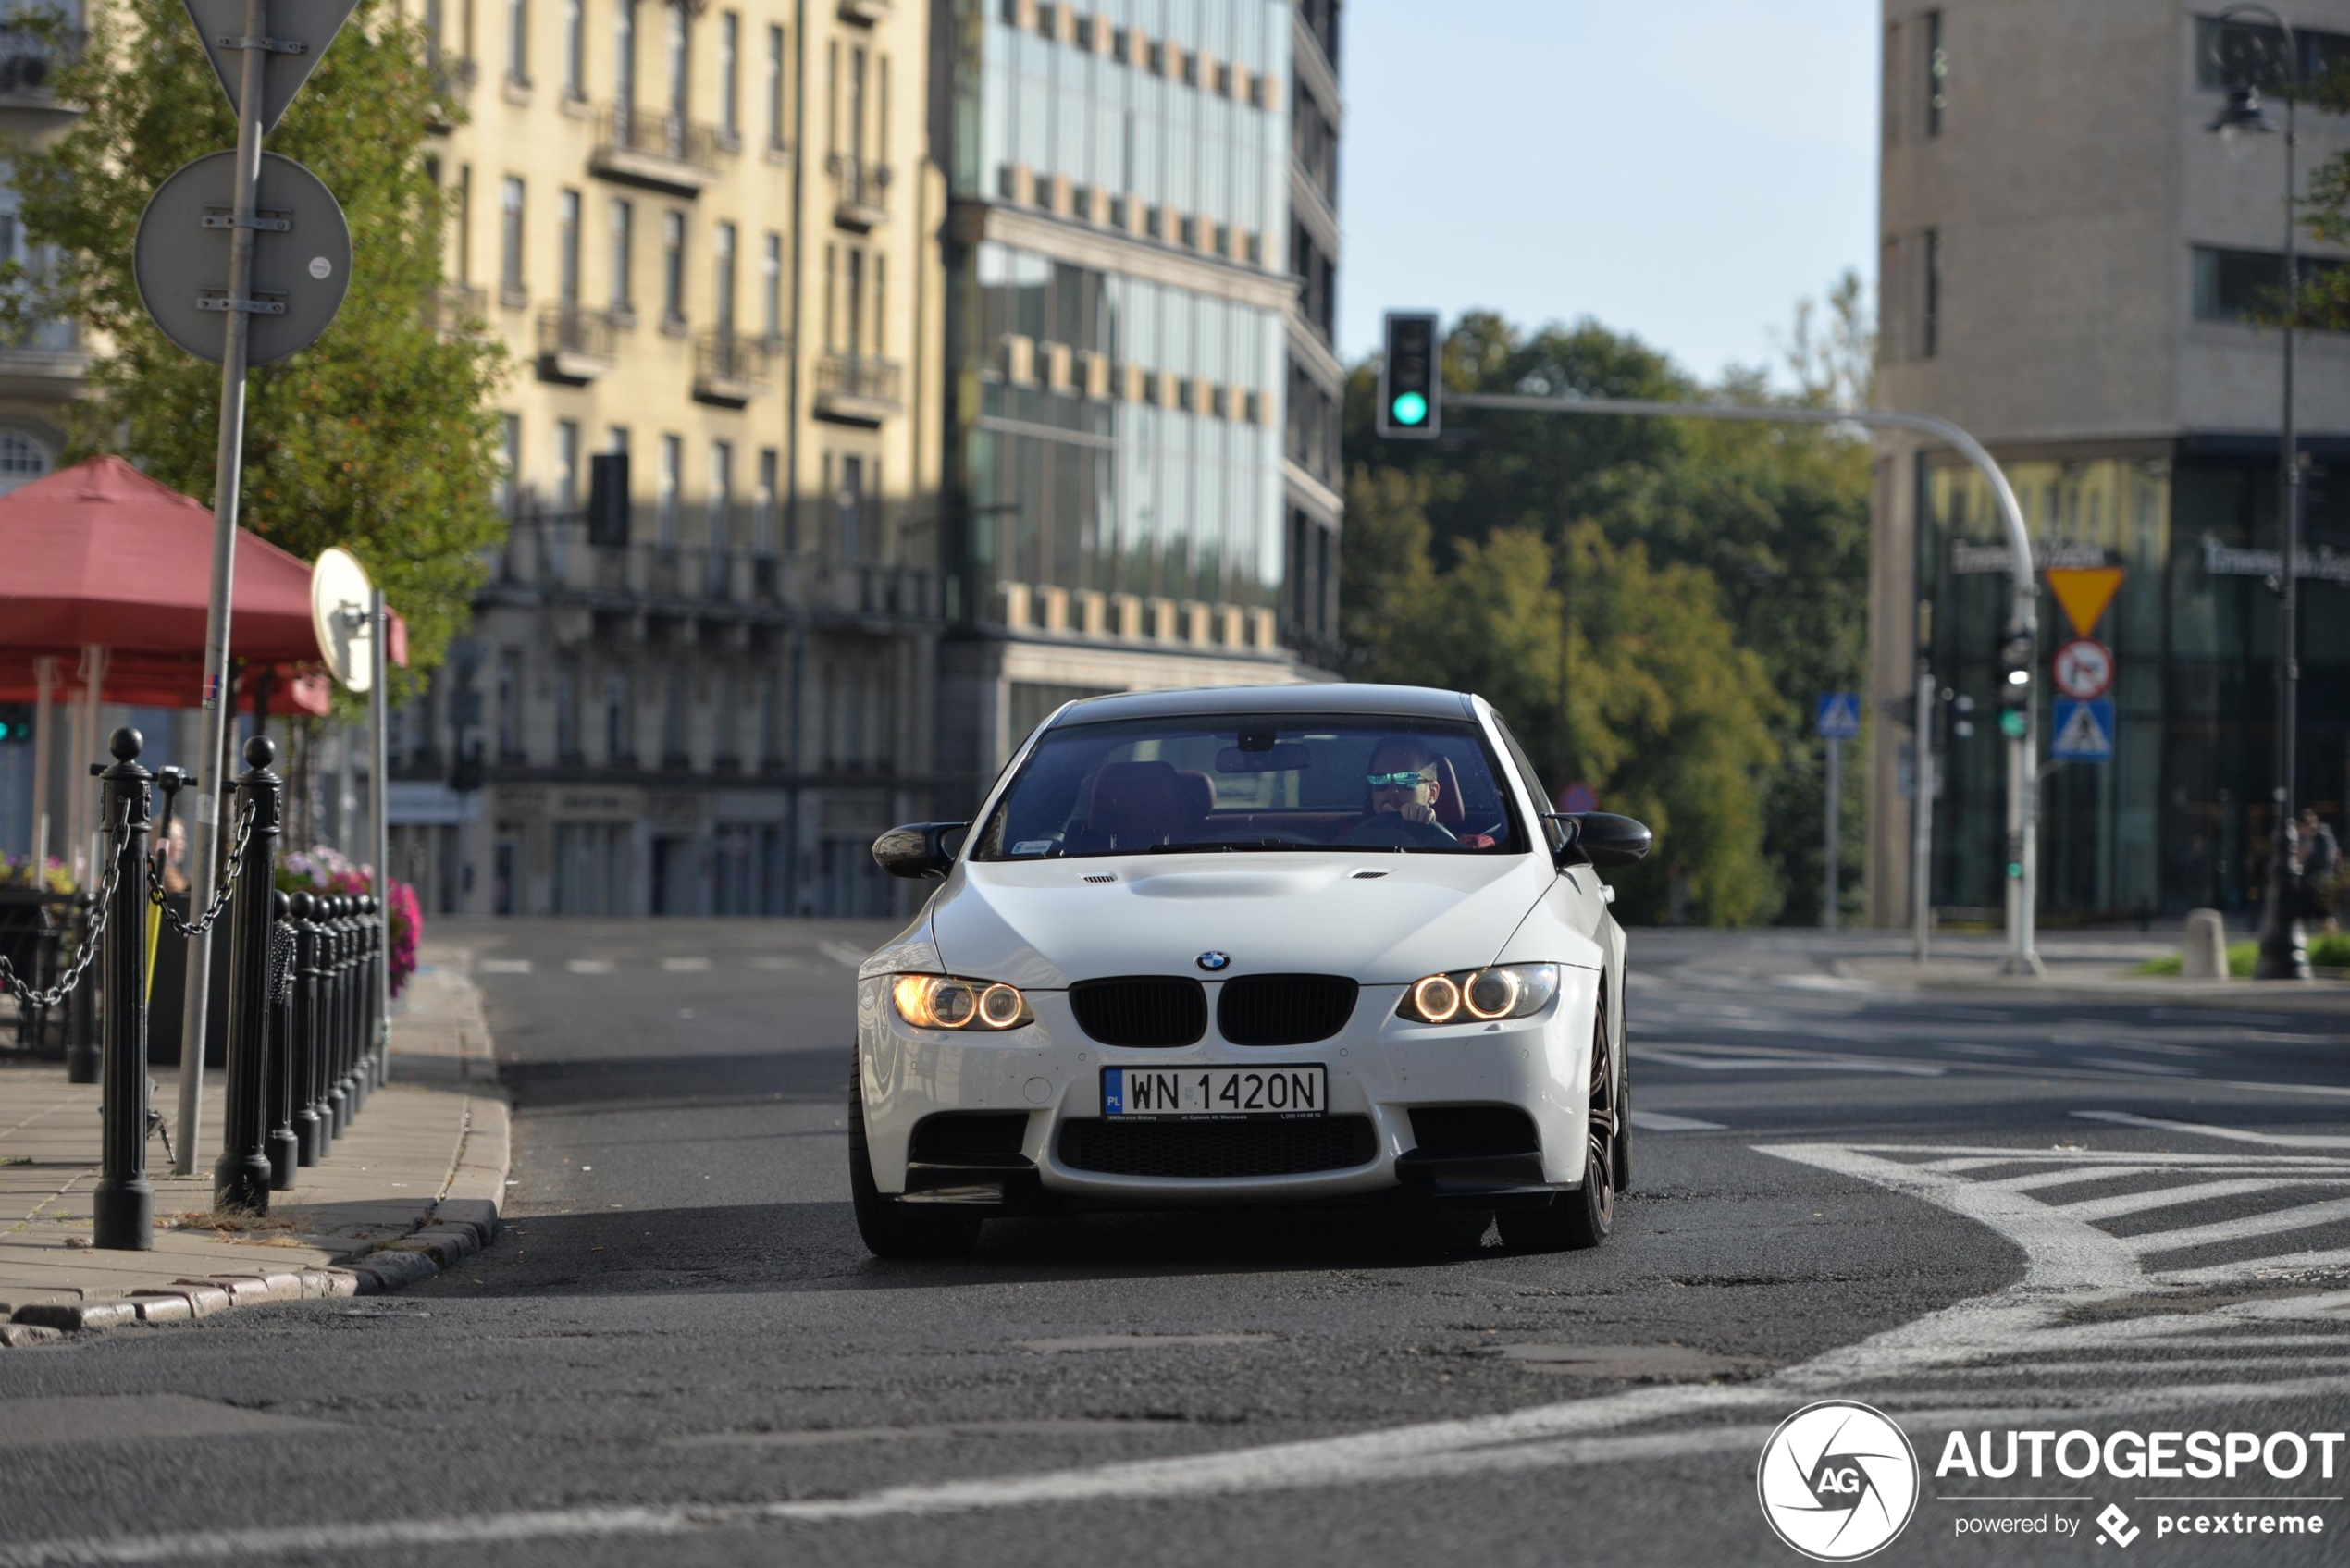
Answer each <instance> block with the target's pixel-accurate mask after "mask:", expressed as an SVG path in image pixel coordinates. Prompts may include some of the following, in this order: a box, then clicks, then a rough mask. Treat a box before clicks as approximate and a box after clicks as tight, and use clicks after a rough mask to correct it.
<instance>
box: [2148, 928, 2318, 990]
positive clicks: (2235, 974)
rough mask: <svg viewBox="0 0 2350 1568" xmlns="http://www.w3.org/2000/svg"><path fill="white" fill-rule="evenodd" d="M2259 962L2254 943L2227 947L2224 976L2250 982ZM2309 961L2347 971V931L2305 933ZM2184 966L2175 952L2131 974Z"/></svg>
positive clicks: (2151, 960) (2168, 971) (2164, 971)
mask: <svg viewBox="0 0 2350 1568" xmlns="http://www.w3.org/2000/svg"><path fill="white" fill-rule="evenodd" d="M2259 960H2260V945H2259V944H2258V943H2257V942H2231V943H2229V944H2228V974H2229V975H2230V977H2231V978H2232V979H2235V980H2250V979H2251V978H2252V967H2253V965H2255V964H2256V963H2257V962H2259ZM2309 962H2310V964H2311V965H2312V966H2313V967H2315V968H2317V969H2350V932H2340V931H2327V932H2310V933H2309ZM2185 967H2186V966H2185V965H2184V964H2183V962H2182V961H2181V959H2180V957H2179V955H2177V954H2176V953H2165V954H2164V955H2163V956H2162V957H2159V958H2148V959H2147V960H2146V962H2145V963H2143V964H2140V965H2139V966H2138V967H2137V968H2136V969H2133V970H2131V971H2130V972H2131V973H2133V974H2177V973H2179V972H2180V971H2181V970H2182V969H2184V968H2185Z"/></svg>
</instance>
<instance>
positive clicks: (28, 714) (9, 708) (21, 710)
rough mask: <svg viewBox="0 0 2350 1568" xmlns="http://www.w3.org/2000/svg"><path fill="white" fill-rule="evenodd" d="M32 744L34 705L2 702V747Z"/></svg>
mask: <svg viewBox="0 0 2350 1568" xmlns="http://www.w3.org/2000/svg"><path fill="white" fill-rule="evenodd" d="M31 744H32V704H31V703H30V702H0V746H31Z"/></svg>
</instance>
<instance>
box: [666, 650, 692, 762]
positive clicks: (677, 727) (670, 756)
mask: <svg viewBox="0 0 2350 1568" xmlns="http://www.w3.org/2000/svg"><path fill="white" fill-rule="evenodd" d="M661 760H662V766H663V767H666V768H682V767H684V766H685V765H686V761H687V758H686V672H685V671H683V670H680V669H677V668H675V667H674V666H672V667H671V669H670V672H669V680H668V682H667V691H666V693H665V695H664V698H663V700H662V705H661Z"/></svg>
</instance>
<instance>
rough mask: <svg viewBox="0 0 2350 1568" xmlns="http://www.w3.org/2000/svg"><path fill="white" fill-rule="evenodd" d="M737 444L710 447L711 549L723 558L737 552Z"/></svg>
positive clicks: (724, 442)
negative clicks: (731, 552)
mask: <svg viewBox="0 0 2350 1568" xmlns="http://www.w3.org/2000/svg"><path fill="white" fill-rule="evenodd" d="M734 512H735V443H734V442H732V441H712V442H711V443H710V548H711V550H712V551H713V552H714V553H716V554H719V555H724V554H727V553H728V552H729V551H731V550H733V549H734V548H735V527H734Z"/></svg>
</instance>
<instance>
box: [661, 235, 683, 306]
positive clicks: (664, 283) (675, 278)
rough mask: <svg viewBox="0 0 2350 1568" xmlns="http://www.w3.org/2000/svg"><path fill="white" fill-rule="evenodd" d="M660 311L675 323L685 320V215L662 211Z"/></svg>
mask: <svg viewBox="0 0 2350 1568" xmlns="http://www.w3.org/2000/svg"><path fill="white" fill-rule="evenodd" d="M661 315H662V321H663V322H665V323H666V324H668V325H670V326H673V327H682V326H684V325H685V324H686V215H685V214H684V213H681V212H679V211H677V210H676V209H675V208H674V207H673V208H671V209H670V210H669V211H667V212H665V213H663V214H662V215H661Z"/></svg>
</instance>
